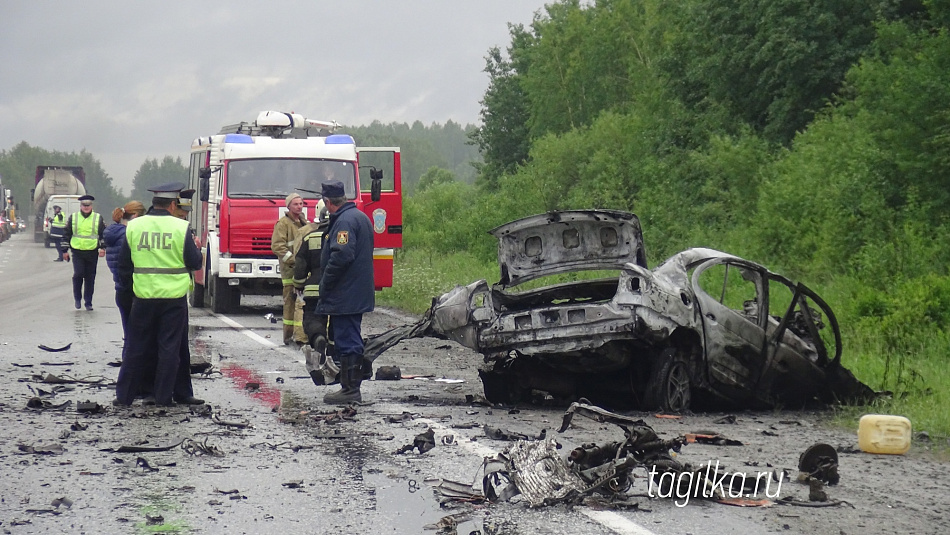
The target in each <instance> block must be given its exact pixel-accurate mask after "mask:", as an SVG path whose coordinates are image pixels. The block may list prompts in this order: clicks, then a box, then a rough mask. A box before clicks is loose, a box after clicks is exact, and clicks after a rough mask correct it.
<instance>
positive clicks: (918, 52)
mask: <svg viewBox="0 0 950 535" xmlns="http://www.w3.org/2000/svg"><path fill="white" fill-rule="evenodd" d="M944 6H945V4H944V3H938V2H936V1H932V2H930V1H925V2H924V3H923V4H919V3H915V2H909V1H906V2H902V1H893V0H880V1H876V2H871V3H870V4H868V3H867V2H854V1H845V2H804V1H801V0H779V1H770V2H764V1H762V0H729V1H727V2H721V1H712V0H684V1H681V2H676V3H672V4H671V3H669V2H663V1H661V0H598V1H595V2H593V3H591V2H583V3H582V2H580V1H579V0H562V1H559V2H555V3H552V4H549V5H547V6H546V7H545V9H544V11H543V12H542V13H538V14H537V15H536V17H535V20H534V22H533V23H532V24H531V25H530V27H529V28H524V27H520V26H514V27H511V28H510V31H511V43H510V45H509V46H508V48H507V56H504V55H502V54H501V53H500V51H499V50H497V49H492V50H490V51H489V53H488V58H487V68H486V72H487V73H488V74H489V77H490V85H489V88H488V90H487V91H486V93H485V97H484V99H483V100H482V106H483V108H482V113H481V117H482V120H483V124H482V125H481V126H480V127H479V128H478V130H476V131H475V132H474V133H473V134H472V140H473V142H475V143H476V145H477V146H478V147H479V149H480V150H481V153H482V157H483V159H484V162H483V164H482V165H481V167H480V171H481V174H480V175H479V177H478V180H477V181H476V185H475V187H471V186H467V185H462V184H459V183H447V182H445V181H442V180H432V181H431V185H430V186H428V187H426V188H424V189H420V190H419V191H418V192H417V193H416V194H415V195H413V196H412V197H411V198H409V199H407V200H406V221H405V228H406V229H407V233H406V249H407V252H410V253H411V255H410V256H409V258H410V259H411V261H412V263H413V264H415V265H422V266H424V265H426V264H425V262H424V261H423V259H425V258H426V257H427V256H426V254H425V253H423V251H432V252H435V253H438V254H437V255H435V256H433V257H432V258H433V259H434V260H433V261H434V262H438V260H439V258H442V257H448V256H450V255H453V254H456V253H458V254H461V253H462V252H466V253H467V254H471V255H474V257H473V258H474V259H475V260H476V261H477V262H476V263H477V264H478V265H480V266H482V267H481V268H478V270H479V271H484V269H485V267H484V266H490V265H492V264H493V262H494V253H495V243H494V241H493V239H492V238H491V237H490V236H489V235H488V234H487V233H486V232H487V231H488V230H490V229H491V228H493V227H494V226H496V225H500V224H502V223H505V222H507V221H510V220H513V219H516V218H519V217H523V216H527V215H530V214H535V213H539V212H544V211H547V210H555V209H571V208H574V209H580V208H593V207H596V208H616V209H624V210H630V211H633V212H635V213H637V214H638V215H639V216H640V219H641V222H642V223H643V227H644V235H645V241H646V246H647V251H648V253H649V256H650V263H651V265H653V264H656V263H657V262H659V261H661V260H663V259H664V258H666V257H667V256H669V255H671V254H673V253H675V252H677V251H679V250H682V249H683V248H686V247H692V246H705V247H713V248H718V249H722V250H726V251H729V252H732V253H734V254H738V255H740V256H744V257H746V258H749V259H752V260H756V261H759V262H762V263H764V264H766V265H768V266H770V267H772V268H773V269H775V270H777V271H780V272H784V273H787V274H789V275H791V276H794V277H797V278H801V279H803V280H804V281H805V282H806V284H808V285H809V286H812V287H813V288H815V289H816V290H817V291H819V293H822V294H823V295H825V296H826V297H827V298H828V300H829V302H830V303H831V304H832V306H833V307H834V308H835V310H836V311H837V312H838V316H839V320H840V323H841V324H842V326H843V329H844V332H845V337H846V340H845V342H846V349H845V357H844V361H845V364H846V365H847V366H849V367H851V368H852V369H854V370H855V372H856V373H857V374H858V376H859V377H860V378H861V379H863V380H865V381H866V382H867V383H868V384H870V385H872V386H873V387H875V388H878V389H889V390H896V391H900V392H904V393H907V394H911V395H912V396H917V397H909V398H903V399H902V401H901V403H902V405H901V406H900V410H907V411H909V412H914V411H915V410H916V409H914V407H923V406H928V407H940V406H946V403H947V402H948V401H950V397H948V396H950V394H947V390H948V389H947V388H946V386H947V385H948V383H950V375H948V373H947V372H946V371H936V370H945V369H946V366H945V363H946V362H947V356H946V355H947V354H948V353H950V339H948V336H947V334H946V332H945V329H946V327H945V326H946V325H947V320H948V319H950V297H948V295H950V290H948V288H950V276H948V270H947V266H948V262H950V237H948V236H950V232H948V230H950V229H948V223H947V216H946V214H947V213H948V208H950V183H948V181H950V167H948V164H950V157H948V156H947V155H948V154H950V151H948V149H950V31H948V28H947V24H948V21H950V12H948V9H947V8H946V7H944ZM417 249H418V250H417ZM456 282H458V283H466V282H469V280H462V281H456ZM397 283H398V281H397ZM914 399H917V400H918V401H919V403H918V402H915V401H913V400H914ZM915 403H917V404H916V405H915ZM921 410H922V411H923V412H921V414H920V415H919V416H920V418H921V419H923V420H924V421H925V422H927V423H928V424H929V425H931V426H936V428H937V429H939V430H941V431H942V432H944V433H946V432H947V431H948V430H950V422H948V421H947V420H946V418H944V419H943V420H942V421H937V420H935V419H934V418H931V417H930V416H926V414H931V415H932V414H933V412H932V411H931V412H927V410H924V409H921ZM928 410H929V409H928Z"/></svg>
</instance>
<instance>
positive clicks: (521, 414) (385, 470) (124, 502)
mask: <svg viewBox="0 0 950 535" xmlns="http://www.w3.org/2000/svg"><path fill="white" fill-rule="evenodd" d="M54 257H55V255H54V253H53V252H52V250H50V249H44V248H43V246H42V244H35V243H33V242H32V235H29V234H20V235H16V236H14V238H13V239H12V240H10V241H8V242H5V243H3V244H0V382H2V384H3V385H4V387H3V388H2V389H0V471H2V473H0V531H2V532H3V533H15V534H19V533H155V532H160V533H228V534H234V533H288V534H292V533H436V532H437V531H434V529H435V528H436V527H437V526H436V524H437V523H438V522H440V519H443V518H444V517H447V516H449V515H452V516H453V518H454V520H456V521H457V522H458V526H457V529H456V531H455V532H457V533H460V534H469V533H473V532H474V533H484V534H503V533H505V534H507V533H532V534H535V533H577V534H604V533H621V534H637V535H647V534H649V533H656V534H674V533H703V534H715V533H735V532H745V533H768V532H783V533H839V531H838V529H837V528H834V529H831V530H825V529H816V526H815V525H814V524H812V523H810V522H809V521H808V520H807V519H803V518H802V516H803V515H800V514H796V515H791V516H790V515H783V514H776V513H774V512H772V513H768V514H766V513H764V512H762V511H764V510H750V509H739V508H732V507H725V506H721V505H717V504H710V503H703V502H700V503H691V504H690V506H689V507H684V508H679V507H674V506H673V505H672V504H671V503H670V501H668V500H648V499H646V498H644V497H639V498H634V499H633V500H632V503H634V504H638V505H639V507H640V508H641V510H636V509H632V508H631V509H619V510H618V509H615V510H601V508H598V507H575V508H567V507H565V506H555V507H548V508H542V509H528V508H526V507H525V506H524V505H523V504H516V503H514V504H496V505H481V504H465V503H455V504H449V506H448V507H445V508H440V507H439V504H438V500H437V498H436V495H435V493H434V492H433V491H432V489H431V487H430V486H429V483H431V482H432V481H433V480H438V479H439V478H445V479H449V480H454V481H459V482H464V483H472V482H476V481H477V482H479V483H480V481H481V477H480V469H481V467H482V459H483V458H484V457H490V456H493V455H495V454H496V453H497V452H499V451H501V450H503V449H504V448H505V447H506V446H507V445H508V443H507V442H503V441H495V440H491V439H488V438H487V437H486V436H485V435H484V432H483V430H482V426H484V425H491V426H494V427H497V428H501V429H505V430H509V431H513V432H518V433H523V434H526V435H537V434H538V433H539V432H540V431H541V430H542V429H546V430H547V431H548V433H549V435H548V436H549V437H550V436H555V435H556V433H554V429H556V428H557V427H558V425H559V424H560V420H561V416H562V414H563V408H562V407H556V408H543V407H519V408H504V407H490V406H485V405H481V404H478V403H470V402H468V401H467V399H466V397H467V396H469V397H470V398H474V399H478V398H479V397H480V396H481V393H482V392H481V384H480V382H479V380H478V376H477V370H476V365H477V364H478V361H479V359H480V357H478V356H477V355H474V354H472V353H471V352H469V351H467V350H464V349H463V348H460V347H459V346H456V345H454V344H449V343H446V342H442V341H438V340H428V339H426V340H415V341H407V342H405V343H401V344H399V345H397V346H396V347H395V348H393V349H392V350H390V351H389V352H387V353H386V354H385V355H383V357H381V358H380V360H378V361H377V363H376V364H377V365H398V366H400V367H401V369H402V373H403V374H404V375H423V376H429V377H428V378H420V379H409V380H402V381H398V382H392V381H369V382H365V383H364V385H363V386H364V388H363V396H364V400H365V401H367V402H369V403H368V404H366V405H363V406H360V407H357V409H356V410H357V412H356V415H355V416H351V417H348V418H346V419H341V418H340V416H339V414H338V409H337V408H335V407H328V406H325V405H323V404H322V401H321V400H322V396H323V394H324V393H325V392H326V391H327V389H328V388H333V389H336V388H338V387H316V386H314V385H313V384H312V382H311V381H310V379H309V377H308V376H306V373H305V370H304V368H303V363H302V355H300V354H299V353H298V352H296V351H294V350H291V349H288V348H285V347H283V346H280V345H279V344H280V337H281V333H280V324H279V323H272V322H271V321H270V320H269V319H267V318H266V317H265V316H266V315H267V314H275V315H277V316H279V314H280V300H279V298H277V297H252V298H246V299H245V300H244V302H243V303H242V308H241V310H240V312H239V313H238V314H233V315H229V316H220V315H215V314H211V313H210V311H208V310H205V309H192V310H191V311H190V312H191V315H190V322H191V332H190V333H189V336H190V339H191V341H192V346H191V347H192V353H193V359H194V360H195V361H207V362H210V363H211V364H212V366H213V367H212V369H211V373H209V374H206V375H195V376H194V384H195V394H196V396H198V397H200V398H203V399H205V400H207V401H208V403H209V407H210V411H211V415H209V414H207V413H202V412H201V411H194V410H192V409H191V408H188V407H180V406H176V407H172V408H170V409H167V410H159V409H156V408H154V407H143V406H140V405H138V404H136V405H135V406H133V408H132V409H131V410H128V409H125V410H115V409H113V407H112V406H111V400H112V398H113V397H114V384H113V383H114V381H115V378H116V376H117V372H118V368H117V367H114V366H112V365H113V364H117V363H118V362H119V360H120V355H121V346H122V332H121V325H120V322H119V315H118V311H117V309H116V307H115V304H114V302H113V296H114V294H113V286H112V282H111V274H110V273H109V271H108V268H107V266H106V265H105V261H104V260H103V261H101V262H100V264H99V276H98V279H97V288H96V295H95V298H94V301H93V304H94V306H95V310H93V311H91V312H88V311H85V310H82V311H77V310H74V309H73V306H72V296H71V287H70V278H71V276H72V268H71V265H70V264H67V263H54V262H52V259H53V258H54ZM412 320H413V318H410V317H406V316H403V315H401V314H399V313H397V312H393V311H388V310H380V311H377V312H376V313H373V314H370V315H367V316H366V318H365V319H364V334H375V333H379V332H382V331H384V330H386V329H389V328H391V327H393V326H396V325H400V324H403V323H405V322H409V321H412ZM40 344H43V345H46V346H49V347H52V348H59V347H62V346H65V345H66V344H72V345H71V346H70V348H69V349H68V350H66V351H62V352H47V351H44V350H41V349H39V348H38V347H37V346H38V345H40ZM51 375H52V376H55V377H51ZM56 378H59V379H62V380H66V381H67V383H66V384H57V383H52V382H49V381H50V380H55V379H56ZM436 379H440V380H438V381H437V380H436ZM441 379H445V381H442V380H441ZM458 380H460V381H461V382H457V381H458ZM34 396H37V397H40V398H41V400H42V401H43V402H45V405H46V408H38V409H29V408H27V402H28V401H29V400H30V398H32V397H34ZM86 401H89V402H93V403H98V404H99V405H100V406H102V411H101V412H95V413H79V412H77V404H78V403H80V402H86ZM66 402H69V404H68V405H66V406H64V407H62V408H61V409H56V408H55V407H56V406H57V405H59V404H63V403H66ZM388 420H396V421H395V422H393V421H388ZM664 425H666V424H665V423H664ZM672 425H675V424H672ZM430 428H431V429H433V430H434V431H435V438H436V444H437V445H436V447H435V448H434V449H433V450H432V451H429V452H428V453H426V454H422V455H420V454H418V453H407V454H396V453H394V452H395V450H397V449H398V448H400V447H401V446H403V445H406V444H411V443H412V441H413V438H414V437H415V436H416V435H417V434H419V433H423V432H425V431H426V430H427V429H430ZM681 431H683V429H679V430H678V431H677V432H681ZM446 437H449V438H446ZM557 438H558V440H559V441H562V442H564V444H565V449H564V450H562V451H569V449H570V448H573V447H576V446H577V445H579V444H580V443H582V442H591V441H594V440H598V441H603V440H604V438H606V439H608V440H618V439H619V438H621V435H620V434H619V431H618V430H617V428H615V427H610V426H606V425H603V424H596V423H594V422H590V421H586V422H585V421H582V420H580V419H578V418H576V419H575V426H574V428H572V429H571V430H569V431H568V432H567V433H565V434H564V435H557ZM183 440H186V441H187V442H186V443H185V446H188V448H183V447H182V446H178V447H172V448H170V449H167V450H166V451H149V452H121V451H116V450H118V449H119V448H121V447H123V446H125V447H129V446H138V447H145V448H149V447H165V446H172V445H175V444H178V443H180V442H182V441H183ZM59 448H61V450H60V449H59ZM700 448H701V447H700ZM698 451H700V452H702V450H701V449H700V450H698ZM759 451H762V450H761V449H760V450H759ZM705 453H706V454H707V455H713V454H716V455H720V452H718V451H716V452H713V451H709V452H705ZM741 455H745V453H743V454H740V455H737V458H736V459H733V462H734V463H735V462H738V460H739V459H741V458H743V457H742V456H741ZM727 458H728V457H727ZM746 458H748V457H746ZM796 458H797V451H796V452H791V453H790V454H789V455H787V456H786V458H785V459H784V462H785V465H784V466H786V467H788V468H792V467H793V466H794V462H795V459H796ZM700 460H705V459H704V458H702V457H700ZM638 484H640V485H641V486H642V487H643V488H639V489H637V488H635V489H634V493H636V492H637V490H639V494H644V493H645V491H646V485H645V483H642V480H640V482H638ZM61 498H65V499H66V500H67V501H68V502H69V503H68V504H66V503H60V504H59V505H52V504H54V503H56V501H57V500H58V499H61ZM794 512H795V513H800V511H794ZM829 513H830V514H832V515H833V514H836V513H833V512H829ZM848 514H851V515H853V513H848ZM795 518H798V519H799V520H795ZM790 519H792V520H790ZM443 522H444V521H443ZM819 525H820V526H821V524H819ZM857 525H858V526H860V525H861V524H857ZM823 527H832V526H823ZM864 527H865V530H866V528H867V527H868V526H864ZM871 531H874V530H873V529H871ZM849 532H850V531H849ZM855 532H857V531H855Z"/></svg>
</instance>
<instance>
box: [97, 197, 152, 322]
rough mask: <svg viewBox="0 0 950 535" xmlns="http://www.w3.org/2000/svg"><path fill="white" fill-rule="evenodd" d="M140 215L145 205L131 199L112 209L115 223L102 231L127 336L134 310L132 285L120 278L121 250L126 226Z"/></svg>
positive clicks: (120, 314)
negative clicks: (131, 313) (122, 205)
mask: <svg viewBox="0 0 950 535" xmlns="http://www.w3.org/2000/svg"><path fill="white" fill-rule="evenodd" d="M140 215H145V205H143V204H142V203H140V202H139V201H131V202H129V203H128V204H126V205H125V206H124V207H121V208H116V209H115V210H113V211H112V220H113V221H115V223H113V224H111V225H109V226H108V227H106V230H105V231H104V232H103V233H102V241H103V243H105V246H106V265H108V266H109V271H111V272H112V280H113V281H115V306H117V307H118V308H119V316H121V317H122V337H123V338H125V334H126V325H127V324H128V322H129V311H130V310H132V298H133V297H134V295H133V294H132V286H128V287H126V286H125V284H124V283H123V282H122V279H121V278H119V273H118V266H119V251H121V250H122V245H123V244H124V243H125V226H126V225H128V224H129V221H131V220H132V219H135V218H136V217H138V216H140Z"/></svg>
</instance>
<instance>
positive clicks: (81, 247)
mask: <svg viewBox="0 0 950 535" xmlns="http://www.w3.org/2000/svg"><path fill="white" fill-rule="evenodd" d="M70 217H71V218H72V222H73V236H72V238H71V239H70V240H69V246H70V247H72V248H73V249H75V250H77V251H93V250H95V249H98V248H99V222H100V221H102V216H101V215H99V214H98V213H97V212H92V213H90V214H89V216H87V217H83V216H82V213H80V212H76V213H75V214H73V215H72V216H70Z"/></svg>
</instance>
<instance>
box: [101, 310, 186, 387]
mask: <svg viewBox="0 0 950 535" xmlns="http://www.w3.org/2000/svg"><path fill="white" fill-rule="evenodd" d="M187 322H188V302H187V301H186V297H184V296H183V297H178V298H175V299H135V301H134V302H133V303H132V312H131V314H130V315H129V331H128V338H126V348H125V355H124V356H123V363H122V364H123V365H122V367H121V368H120V369H119V378H118V381H117V382H116V388H115V393H116V398H117V399H118V401H119V403H122V404H123V405H131V404H132V401H133V400H134V399H135V396H136V395H137V394H138V390H139V385H140V384H141V382H142V380H143V378H144V377H145V376H146V375H147V373H148V371H149V370H154V372H155V381H154V388H153V389H152V392H154V393H155V403H156V404H158V405H171V403H172V393H173V391H174V393H175V395H181V393H180V392H178V391H176V388H175V386H176V384H177V383H178V382H179V381H181V377H182V375H181V373H180V372H184V373H188V374H190V371H191V370H190V368H187V367H186V368H185V369H184V370H179V368H181V365H180V362H181V361H182V360H183V355H182V338H185V341H184V343H186V344H187V343H188V340H187V338H188V334H187V327H186V326H187V324H188V323H187ZM189 361H190V356H189ZM184 377H185V378H186V379H187V380H188V381H189V388H190V381H191V377H190V375H186V376H184Z"/></svg>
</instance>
